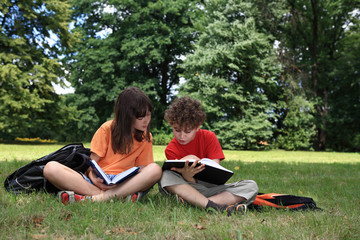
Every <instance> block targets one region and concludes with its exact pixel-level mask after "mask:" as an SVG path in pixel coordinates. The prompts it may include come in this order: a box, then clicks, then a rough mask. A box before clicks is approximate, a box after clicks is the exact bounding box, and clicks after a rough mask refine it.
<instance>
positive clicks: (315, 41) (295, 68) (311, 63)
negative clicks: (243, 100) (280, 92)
mask: <svg viewBox="0 0 360 240" xmlns="http://www.w3.org/2000/svg"><path fill="white" fill-rule="evenodd" d="M254 6H256V7H257V9H258V11H259V13H260V14H259V15H258V17H257V23H258V26H259V28H261V29H263V31H265V32H267V33H270V34H272V35H274V36H275V39H277V40H278V42H279V47H278V56H279V60H280V62H281V64H282V77H283V83H282V85H283V86H284V88H286V89H288V91H285V94H286V96H287V97H286V98H287V99H290V100H291V99H301V98H305V100H306V101H305V102H304V101H303V103H306V104H310V105H312V106H314V110H315V111H314V112H313V113H312V114H313V116H314V118H313V121H314V124H315V126H316V135H315V137H314V140H313V146H314V148H315V149H318V150H324V149H325V148H326V147H327V146H331V145H333V144H332V143H331V142H328V139H327V138H328V136H333V137H334V136H335V135H338V134H339V130H340V129H339V128H335V129H334V128H333V126H334V125H333V124H334V123H335V122H337V123H336V124H335V125H338V126H341V125H343V124H341V122H344V121H346V122H347V123H348V124H350V125H351V126H353V125H354V124H357V122H358V120H357V119H356V118H355V117H350V118H348V117H346V116H345V115H343V116H341V117H340V116H339V115H338V116H336V115H334V114H335V112H338V110H340V109H338V107H339V105H338V104H337V102H338V101H337V100H335V99H332V98H333V97H336V94H334V90H335V89H338V90H340V89H341V90H340V91H341V92H343V93H345V92H346V93H348V94H349V97H348V98H347V100H349V102H348V103H347V105H349V106H351V107H349V108H348V107H345V106H344V107H345V108H347V109H348V110H349V112H351V111H353V110H355V109H356V107H354V106H356V105H358V104H359V100H358V97H356V95H358V94H359V92H358V91H356V87H355V88H354V87H352V88H350V89H351V91H348V90H347V87H348V86H349V83H350V82H351V83H352V84H354V85H355V86H356V85H358V83H359V80H358V77H355V78H353V76H351V74H345V72H344V70H345V69H351V70H352V71H355V72H356V70H355V69H356V67H355V66H356V64H357V61H356V60H355V59H354V58H352V57H351V55H352V51H347V50H348V49H347V50H346V48H348V47H349V46H352V47H356V45H357V44H356V42H355V41H353V40H355V39H356V37H353V36H352V35H353V34H351V32H353V31H358V29H355V28H353V29H351V28H349V27H348V26H349V25H353V24H355V23H357V22H358V21H359V11H358V9H359V7H360V6H359V1H351V0H350V1H349V0H336V1H333V0H324V1H318V0H311V1H294V0H287V1H282V0H279V1H275V2H268V1H261V0H260V1H255V3H254ZM356 10H357V11H356ZM279 13H280V14H279ZM350 36H352V40H350V39H348V38H349V37H350ZM346 39H348V40H346ZM342 42H347V44H348V47H346V48H343V44H342ZM355 55H357V56H358V55H359V54H358V53H355ZM340 56H342V57H341V58H342V60H344V58H346V59H347V60H348V61H342V60H340V59H339V57H340ZM354 60H355V61H354ZM354 67H355V69H354ZM335 72H336V74H334V73H335ZM340 72H342V74H341V76H340V75H339V74H340ZM356 82H357V84H356ZM292 86H296V87H295V88H292ZM299 89H300V90H301V91H299ZM292 96H299V97H301V98H299V97H295V98H292ZM286 98H285V99H286ZM334 100H335V101H334ZM296 106H298V104H295V105H294V104H291V103H289V102H287V106H286V111H285V113H287V112H291V111H294V110H293V109H290V108H291V107H296ZM350 109H352V110H350ZM286 117H287V115H286V114H283V117H282V118H281V119H279V120H280V122H281V123H282V122H283V121H288V120H286ZM338 117H340V118H338ZM344 118H347V119H346V120H345V119H344ZM294 120H295V119H294ZM309 120H310V119H309ZM330 122H331V124H330V125H329V123H330ZM357 125H358V124H357ZM305 126H308V125H307V124H305V125H304V126H303V127H302V128H304V130H306V127H305ZM280 131H282V130H281V129H280ZM357 131H358V130H357ZM309 136H310V135H309ZM349 136H350V135H349ZM352 136H353V135H352ZM333 137H331V138H332V140H331V141H334V139H333ZM349 140H350V139H348V140H347V142H349Z"/></svg>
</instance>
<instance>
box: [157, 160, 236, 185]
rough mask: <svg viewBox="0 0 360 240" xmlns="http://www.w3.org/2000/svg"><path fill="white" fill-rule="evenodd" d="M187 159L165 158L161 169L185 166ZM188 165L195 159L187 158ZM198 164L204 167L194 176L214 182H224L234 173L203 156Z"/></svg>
mask: <svg viewBox="0 0 360 240" xmlns="http://www.w3.org/2000/svg"><path fill="white" fill-rule="evenodd" d="M186 161H187V160H167V161H165V162H164V164H163V166H162V169H163V170H170V169H171V168H172V167H176V168H182V167H184V166H185V163H186ZM188 161H189V165H192V164H193V162H195V160H188ZM200 164H204V165H205V169H204V170H203V171H201V172H199V173H197V174H195V176H194V178H196V179H199V180H202V181H205V182H209V183H214V184H218V185H220V184H224V183H226V181H227V180H229V178H230V177H231V176H232V175H233V174H234V173H233V172H232V171H230V170H229V169H226V168H224V167H223V166H221V165H220V164H218V163H216V162H214V161H213V160H211V159H208V158H203V159H201V160H200V161H199V162H198V165H197V166H199V165H200Z"/></svg>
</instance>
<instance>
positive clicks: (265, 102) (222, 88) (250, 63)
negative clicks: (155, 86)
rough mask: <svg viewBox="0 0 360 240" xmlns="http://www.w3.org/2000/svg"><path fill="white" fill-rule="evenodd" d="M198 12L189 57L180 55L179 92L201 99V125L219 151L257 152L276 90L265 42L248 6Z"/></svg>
mask: <svg viewBox="0 0 360 240" xmlns="http://www.w3.org/2000/svg"><path fill="white" fill-rule="evenodd" d="M204 11H205V12H206V18H205V19H204V20H203V24H204V30H203V31H202V32H201V34H200V36H199V39H198V41H197V42H196V44H195V51H194V53H191V54H188V55H186V60H185V62H184V64H183V68H184V69H185V70H186V72H185V74H184V77H185V79H186V80H187V81H186V82H185V83H184V84H183V85H182V86H181V88H180V93H181V95H186V94H188V95H190V96H192V97H195V98H197V99H200V100H201V102H202V103H203V106H204V108H205V111H206V112H207V125H206V126H205V127H207V128H211V129H212V130H214V131H215V132H217V136H218V138H219V140H220V142H221V144H222V146H223V147H224V148H228V149H239V148H243V149H252V148H257V146H258V143H259V142H260V141H264V142H265V141H268V140H270V139H271V136H272V123H271V122H270V121H269V119H270V118H271V117H274V116H272V115H273V112H274V108H276V105H275V104H274V102H272V101H270V99H271V98H272V96H271V95H272V94H274V93H275V92H277V91H278V86H277V85H276V76H277V73H278V67H277V66H276V65H275V64H274V60H276V59H275V58H274V56H275V55H274V53H273V52H272V45H271V42H270V39H269V37H267V36H266V35H264V34H261V33H259V32H258V31H257V29H256V27H255V21H254V18H252V17H251V14H252V13H251V5H250V4H247V3H243V2H242V1H237V0H230V1H223V0H217V1H209V2H206V3H205V5H204Z"/></svg>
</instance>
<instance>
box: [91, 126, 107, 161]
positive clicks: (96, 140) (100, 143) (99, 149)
mask: <svg viewBox="0 0 360 240" xmlns="http://www.w3.org/2000/svg"><path fill="white" fill-rule="evenodd" d="M109 141H110V131H107V129H105V128H104V126H101V127H100V128H99V129H98V130H97V131H96V132H95V134H94V136H93V138H92V140H91V145H90V149H91V152H93V153H95V154H96V155H98V156H99V157H101V158H103V157H105V155H106V152H107V150H108V146H109Z"/></svg>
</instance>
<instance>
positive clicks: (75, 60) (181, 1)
mask: <svg viewBox="0 0 360 240" xmlns="http://www.w3.org/2000/svg"><path fill="white" fill-rule="evenodd" d="M74 7H75V14H74V18H75V19H81V21H78V24H77V28H76V29H77V30H78V31H79V32H81V33H82V42H81V43H79V45H78V47H77V51H75V54H74V55H71V56H70V57H69V58H68V65H69V67H70V69H71V79H70V80H71V82H72V84H73V86H74V88H75V93H76V95H77V96H79V98H80V99H81V100H80V101H81V103H79V104H80V105H79V109H81V110H85V109H90V108H91V109H94V111H92V116H93V117H94V118H93V119H94V122H93V123H92V124H91V125H92V126H90V125H89V129H86V130H85V129H83V130H84V131H87V132H89V131H93V130H94V129H95V128H97V127H98V126H99V124H101V123H102V122H104V121H106V120H107V119H109V118H110V117H111V114H112V109H113V103H114V101H115V99H116V97H117V95H118V94H119V92H120V91H121V90H122V89H124V88H125V87H127V86H130V85H133V86H139V87H140V88H141V89H142V90H143V91H144V92H145V93H147V94H148V95H149V97H150V98H151V99H152V100H153V103H154V105H155V110H154V113H153V121H152V123H153V125H154V126H155V127H157V128H160V127H161V126H162V122H163V120H162V119H163V114H164V110H165V108H166V106H167V104H168V102H169V100H170V99H171V95H172V89H173V87H174V86H175V85H176V84H177V83H178V82H179V74H180V73H181V72H182V69H180V68H179V67H178V65H179V64H181V63H182V58H181V56H182V55H184V54H186V53H188V52H190V51H191V50H192V47H191V42H192V41H193V40H194V38H195V36H196V34H195V33H194V28H193V25H192V22H191V19H192V18H193V16H194V15H195V14H196V11H197V8H196V5H195V3H194V2H193V1H189V0H178V1H174V0H163V1H141V0H128V1H119V0H115V1H107V0H104V1H77V2H75V5H74ZM90 66H91V67H90ZM84 114H85V115H87V114H88V113H86V111H85V112H84ZM85 115H84V116H83V117H84V118H89V116H85Z"/></svg>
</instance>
